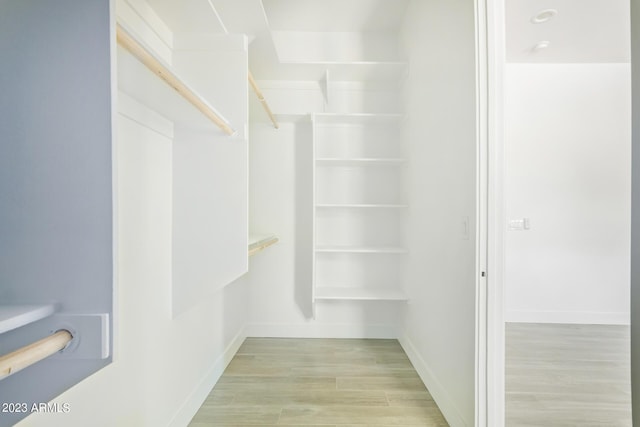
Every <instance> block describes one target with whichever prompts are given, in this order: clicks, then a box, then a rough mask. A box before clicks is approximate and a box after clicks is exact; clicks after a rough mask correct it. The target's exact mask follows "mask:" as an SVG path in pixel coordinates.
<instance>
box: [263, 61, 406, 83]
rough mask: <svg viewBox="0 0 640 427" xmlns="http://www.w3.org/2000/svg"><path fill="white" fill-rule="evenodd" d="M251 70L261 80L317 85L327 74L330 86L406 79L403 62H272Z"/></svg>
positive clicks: (404, 63)
mask: <svg viewBox="0 0 640 427" xmlns="http://www.w3.org/2000/svg"><path fill="white" fill-rule="evenodd" d="M253 68H254V72H255V75H256V76H259V78H260V79H262V80H299V81H304V80H317V81H321V80H323V79H324V78H325V76H326V73H327V71H329V75H330V76H331V80H332V81H334V82H339V81H358V82H360V81H388V82H399V81H401V80H403V79H404V78H405V77H406V75H407V70H408V65H407V62H405V61H352V62H346V61H344V62H343V61H305V62H300V61H286V62H284V61H283V62H275V61H274V62H270V63H269V64H266V63H262V64H254V65H253Z"/></svg>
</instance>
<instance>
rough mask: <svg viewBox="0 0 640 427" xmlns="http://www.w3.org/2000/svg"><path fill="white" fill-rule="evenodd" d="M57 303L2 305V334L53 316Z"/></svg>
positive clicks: (0, 306) (0, 327)
mask: <svg viewBox="0 0 640 427" xmlns="http://www.w3.org/2000/svg"><path fill="white" fill-rule="evenodd" d="M55 311H56V306H55V304H38V305H0V334H2V333H4V332H8V331H11V330H13V329H16V328H19V327H21V326H25V325H28V324H29V323H33V322H37V321H38V320H40V319H44V318H45V317H49V316H51V315H52V314H53V313H55Z"/></svg>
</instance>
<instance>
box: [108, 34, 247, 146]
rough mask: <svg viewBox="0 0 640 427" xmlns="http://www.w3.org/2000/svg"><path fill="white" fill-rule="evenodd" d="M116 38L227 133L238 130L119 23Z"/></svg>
mask: <svg viewBox="0 0 640 427" xmlns="http://www.w3.org/2000/svg"><path fill="white" fill-rule="evenodd" d="M116 39H117V40H118V44H119V45H120V46H122V47H123V48H125V49H127V50H128V51H129V52H131V54H132V55H133V56H135V57H136V58H138V60H139V61H140V62H142V63H143V64H144V65H146V66H147V68H149V69H150V70H151V71H152V72H153V73H154V74H156V75H157V76H158V77H160V78H161V79H162V80H164V81H165V82H166V83H167V84H168V85H169V86H171V87H172V88H173V89H175V91H176V92H178V93H179V94H180V95H181V96H182V97H183V98H184V99H186V100H187V101H188V102H189V103H191V104H192V105H193V106H194V107H196V108H197V109H198V110H200V111H201V112H202V113H203V114H204V115H205V116H207V117H208V118H209V119H210V120H211V121H212V122H213V123H215V124H216V126H218V127H219V128H220V129H222V131H223V132H224V133H226V134H227V135H233V134H234V133H235V132H236V131H235V130H233V128H232V127H231V125H230V124H229V123H228V122H227V121H226V120H225V119H224V118H222V117H221V116H220V115H219V114H218V112H217V111H216V110H215V109H214V108H212V107H211V106H210V105H209V104H208V103H207V102H206V101H205V100H203V99H202V98H201V97H200V96H198V95H196V94H195V93H194V92H193V91H192V90H191V89H189V87H188V86H187V85H185V84H184V83H183V82H182V81H181V80H180V79H179V78H178V77H177V76H176V75H175V74H173V73H172V72H171V71H169V69H168V68H167V67H165V66H164V65H163V64H162V63H161V62H160V61H159V60H158V59H156V57H155V56H154V55H153V54H152V53H151V52H149V51H148V50H147V49H145V47H144V46H142V45H141V44H140V43H138V42H137V41H136V40H135V39H134V38H133V37H131V35H129V33H128V32H127V31H126V30H125V29H124V28H122V27H121V26H120V24H118V26H117V29H116Z"/></svg>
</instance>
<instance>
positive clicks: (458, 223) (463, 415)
mask: <svg viewBox="0 0 640 427" xmlns="http://www.w3.org/2000/svg"><path fill="white" fill-rule="evenodd" d="M403 39H404V45H405V49H406V50H407V54H408V57H409V58H410V61H411V64H410V74H409V77H408V79H407V81H406V84H405V100H406V111H407V112H408V114H407V116H408V118H407V120H406V124H405V136H404V139H405V144H406V146H407V147H406V148H407V150H408V152H409V153H410V155H411V157H410V165H409V166H410V171H409V174H408V179H407V183H408V186H409V204H410V208H409V215H408V222H409V223H408V229H407V234H408V236H407V241H408V244H409V252H410V254H409V268H408V271H407V276H408V280H407V292H408V294H409V305H408V309H407V313H406V318H405V322H404V326H405V331H404V335H403V337H402V339H401V343H402V345H403V347H404V348H405V350H406V351H407V353H408V354H409V356H410V358H411V360H412V362H413V364H414V366H415V367H416V369H417V370H418V372H419V373H420V375H421V377H422V379H423V380H424V382H425V384H426V385H427V388H429V390H430V391H431V393H432V395H433V396H434V398H435V400H436V402H437V403H438V406H439V407H440V409H441V410H442V412H443V414H444V416H445V417H446V418H447V421H448V422H449V424H450V425H451V426H472V425H474V407H475V403H474V402H475V393H474V384H475V369H474V367H475V347H474V346H475V324H476V322H475V320H476V317H475V303H476V276H475V273H476V240H475V230H476V225H475V214H476V99H475V91H476V86H475V69H476V67H475V51H474V48H475V22H474V2H473V1H471V0H464V1H463V0H458V1H450V0H442V1H428V2H426V1H421V0H415V1H412V2H411V4H410V5H409V8H408V11H407V17H406V21H405V31H404V37H403ZM463 218H468V220H469V228H468V231H469V235H468V237H466V236H464V233H463Z"/></svg>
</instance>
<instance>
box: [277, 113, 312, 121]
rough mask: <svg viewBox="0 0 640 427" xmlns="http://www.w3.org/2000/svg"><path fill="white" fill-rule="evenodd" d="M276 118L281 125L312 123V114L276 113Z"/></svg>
mask: <svg viewBox="0 0 640 427" xmlns="http://www.w3.org/2000/svg"><path fill="white" fill-rule="evenodd" d="M275 117H276V120H278V122H281V123H299V122H311V114H310V113H276V114H275Z"/></svg>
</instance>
